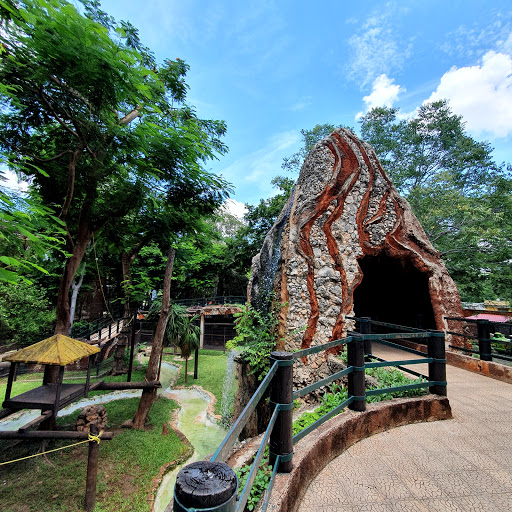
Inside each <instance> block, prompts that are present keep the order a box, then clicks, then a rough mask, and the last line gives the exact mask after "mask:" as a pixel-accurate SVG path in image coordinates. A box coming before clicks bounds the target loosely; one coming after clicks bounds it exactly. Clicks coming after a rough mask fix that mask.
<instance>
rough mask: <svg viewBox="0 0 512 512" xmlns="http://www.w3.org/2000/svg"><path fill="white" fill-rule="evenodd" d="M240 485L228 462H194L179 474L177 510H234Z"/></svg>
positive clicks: (225, 511)
mask: <svg viewBox="0 0 512 512" xmlns="http://www.w3.org/2000/svg"><path fill="white" fill-rule="evenodd" d="M237 488H238V481H237V478H236V474H235V472H234V471H233V470H232V469H231V468H230V467H229V466H228V465H227V464H226V463H225V462H211V461H204V460H202V461H198V462H193V463H192V464H189V465H188V466H185V467H184V468H183V469H182V470H181V471H180V472H179V473H178V476H177V478H176V486H175V487H174V507H173V510H174V512H188V510H203V509H208V511H209V512H213V511H215V510H218V511H219V512H220V511H222V512H234V511H235V510H236V504H237V499H236V498H237Z"/></svg>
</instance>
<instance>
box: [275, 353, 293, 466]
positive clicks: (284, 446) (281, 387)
mask: <svg viewBox="0 0 512 512" xmlns="http://www.w3.org/2000/svg"><path fill="white" fill-rule="evenodd" d="M274 361H279V362H280V364H279V367H278V369H277V372H276V374H275V376H274V378H273V379H272V383H271V391H270V403H271V404H273V405H275V404H280V405H281V409H280V411H279V416H278V417H277V421H276V424H275V426H274V430H273V431H272V433H271V434H270V442H269V449H270V464H272V465H273V464H274V462H275V460H276V457H277V456H278V455H280V456H281V459H280V463H279V468H278V471H279V472H280V473H290V471H291V470H292V468H293V463H292V456H293V440H292V436H293V433H292V422H293V418H292V416H293V397H292V394H293V354H291V353H290V352H272V353H271V354H270V362H271V364H273V363H274Z"/></svg>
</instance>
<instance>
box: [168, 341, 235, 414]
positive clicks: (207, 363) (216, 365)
mask: <svg viewBox="0 0 512 512" xmlns="http://www.w3.org/2000/svg"><path fill="white" fill-rule="evenodd" d="M164 361H167V362H169V363H173V364H179V365H180V366H181V369H180V373H179V377H178V380H177V381H176V383H175V384H174V386H176V387H177V386H184V385H185V361H184V360H183V359H181V358H180V356H179V355H168V354H166V355H164ZM227 362H228V354H227V353H223V352H221V351H217V350H200V351H199V366H198V372H197V377H198V378H197V379H196V380H194V356H192V357H191V358H190V359H189V361H188V373H189V375H188V384H187V385H188V386H194V385H196V386H201V387H202V388H203V389H206V390H208V391H210V393H213V395H215V397H216V398H217V402H216V404H215V414H220V413H221V410H222V391H223V386H224V376H225V375H226V367H227ZM233 371H235V370H233ZM237 386H238V382H237V381H236V379H234V381H233V387H232V389H231V390H230V397H229V398H228V400H229V401H230V403H231V410H232V402H233V397H234V395H235V393H236V389H237Z"/></svg>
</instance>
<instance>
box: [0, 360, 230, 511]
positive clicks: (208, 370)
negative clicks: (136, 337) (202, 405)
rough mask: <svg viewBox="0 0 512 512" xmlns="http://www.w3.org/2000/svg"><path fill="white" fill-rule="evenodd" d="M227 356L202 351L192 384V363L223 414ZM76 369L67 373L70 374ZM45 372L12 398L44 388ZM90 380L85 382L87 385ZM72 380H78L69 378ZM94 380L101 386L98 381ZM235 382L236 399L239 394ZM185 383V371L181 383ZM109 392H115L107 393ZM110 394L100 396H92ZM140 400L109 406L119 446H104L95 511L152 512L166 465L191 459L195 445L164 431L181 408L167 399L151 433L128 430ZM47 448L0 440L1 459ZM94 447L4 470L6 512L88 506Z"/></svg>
mask: <svg viewBox="0 0 512 512" xmlns="http://www.w3.org/2000/svg"><path fill="white" fill-rule="evenodd" d="M175 358H176V356H173V355H165V356H164V360H166V361H169V362H172V363H173V364H179V365H181V366H183V367H184V365H185V362H184V361H183V360H180V359H178V360H175ZM226 366H227V354H223V353H222V352H217V351H200V356H199V378H198V379H197V380H194V379H193V371H194V360H193V358H191V359H190V360H189V372H190V373H192V375H189V382H188V385H189V386H192V385H198V386H201V387H203V388H204V389H206V390H208V391H210V392H211V393H213V394H214V395H215V396H216V397H217V400H218V401H217V404H216V411H219V413H220V410H221V400H222V390H223V382H224V375H225V373H226ZM70 375H71V372H69V373H68V374H67V376H70ZM42 377H43V375H42V373H41V374H31V375H22V376H20V377H19V378H18V380H17V381H16V382H15V383H14V386H13V392H12V395H13V396H15V395H17V394H20V393H23V392H25V391H28V390H29V389H32V388H34V387H37V386H40V385H41V383H42ZM144 377H145V372H144V370H136V371H134V372H133V375H132V381H140V380H144ZM83 380H84V379H83V378H82V379H81V380H80V379H79V380H78V381H82V382H83ZM104 380H105V381H108V382H112V381H126V375H121V376H117V377H104ZM66 382H73V381H72V380H66ZM93 382H94V381H93ZM236 384H237V383H236V381H235V384H234V387H233V390H232V394H233V395H234V392H235V390H236ZM181 385H184V369H183V370H182V371H181V372H180V377H179V379H178V381H177V382H176V384H175V386H181ZM5 386H6V379H2V380H1V381H0V399H3V395H4V394H5ZM107 392H108V391H107ZM101 393H105V391H95V392H93V393H91V396H92V395H95V394H101ZM138 403H139V399H138V398H129V399H123V400H116V401H115V402H110V403H107V404H104V406H105V408H106V410H107V415H108V430H109V431H114V432H116V436H115V437H114V439H113V440H112V441H103V442H102V443H101V444H100V448H99V472H98V489H97V500H96V508H95V512H147V510H149V504H148V497H149V494H150V493H151V491H152V480H153V479H154V478H156V476H157V475H158V472H159V471H160V468H161V467H162V466H163V465H164V464H168V463H169V462H172V461H174V460H177V459H183V458H187V457H188V456H189V453H188V452H189V450H190V449H189V447H188V445H187V444H185V443H183V442H182V441H181V440H180V439H179V438H178V436H177V435H176V434H175V433H174V431H172V430H170V432H169V433H168V434H167V435H163V434H162V429H163V424H164V423H165V422H168V421H169V419H170V415H171V412H172V410H173V409H175V408H176V407H177V404H176V403H175V402H174V401H172V400H168V399H165V398H163V397H161V398H159V399H158V400H156V401H155V403H154V404H153V407H152V408H151V412H150V415H149V424H148V429H147V430H145V431H137V430H129V429H121V428H120V426H121V424H122V423H123V422H124V421H126V420H127V419H130V418H133V416H134V413H135V410H136V408H137V405H138ZM78 414H79V412H78V411H76V412H75V413H73V414H70V415H68V416H65V417H63V418H59V419H58V421H57V422H58V426H59V428H62V429H63V430H73V429H74V424H75V422H76V418H77V415H78ZM70 444H73V442H72V441H62V440H59V441H50V442H48V445H47V446H46V448H45V449H46V450H51V449H53V448H58V447H63V446H68V445H70ZM40 450H41V442H27V441H22V442H20V441H0V462H6V461H9V460H13V459H16V458H21V457H25V456H28V455H31V454H34V453H37V452H39V451H40ZM87 451H88V447H87V444H86V443H85V444H82V445H78V446H75V447H71V448H66V449H64V450H61V451H58V452H54V453H52V454H49V455H48V456H47V458H48V461H46V460H45V459H44V458H43V457H35V458H32V459H27V460H23V461H20V462H15V463H13V464H8V465H5V466H0V504H1V505H0V510H2V512H36V511H37V512H40V511H43V510H44V511H45V512H78V511H80V510H82V509H83V500H84V495H85V478H86V466H87Z"/></svg>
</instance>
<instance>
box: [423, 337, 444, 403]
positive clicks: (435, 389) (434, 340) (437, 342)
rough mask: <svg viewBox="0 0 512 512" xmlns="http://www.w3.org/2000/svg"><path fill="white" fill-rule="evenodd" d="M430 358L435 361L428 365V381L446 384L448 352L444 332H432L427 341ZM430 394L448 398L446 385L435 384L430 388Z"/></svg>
mask: <svg viewBox="0 0 512 512" xmlns="http://www.w3.org/2000/svg"><path fill="white" fill-rule="evenodd" d="M427 343H428V344H427V351H428V357H432V358H433V359H435V361H434V362H433V363H428V380H430V381H434V382H446V351H445V345H444V333H443V332H431V333H430V337H429V338H428V339H427ZM428 390H429V391H430V393H433V394H435V395H442V396H446V384H434V385H432V386H429V388H428Z"/></svg>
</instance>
